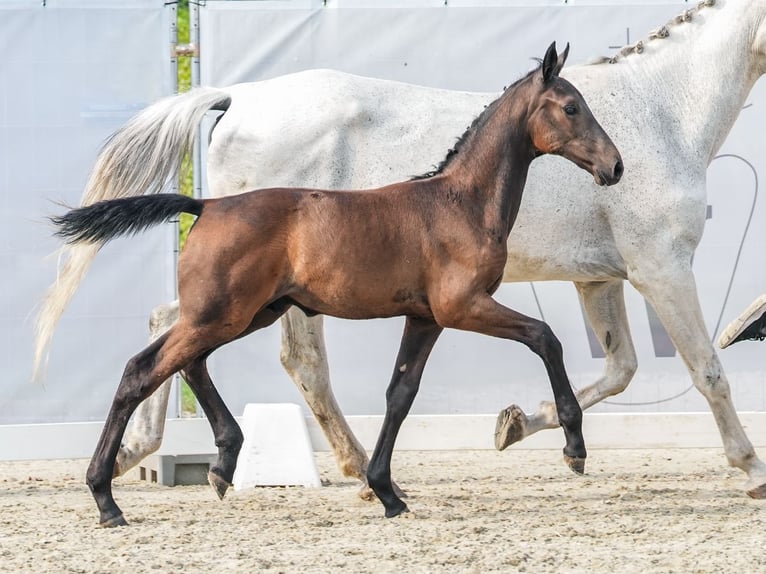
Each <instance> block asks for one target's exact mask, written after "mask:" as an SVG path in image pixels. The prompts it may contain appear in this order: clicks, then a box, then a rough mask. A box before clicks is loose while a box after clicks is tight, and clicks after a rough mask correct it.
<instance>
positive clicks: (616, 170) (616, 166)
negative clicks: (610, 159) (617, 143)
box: [614, 160, 625, 179]
mask: <svg viewBox="0 0 766 574" xmlns="http://www.w3.org/2000/svg"><path fill="white" fill-rule="evenodd" d="M624 170H625V168H624V167H623V166H622V161H620V160H617V163H616V164H614V177H615V178H616V179H620V178H621V177H622V172H623V171H624Z"/></svg>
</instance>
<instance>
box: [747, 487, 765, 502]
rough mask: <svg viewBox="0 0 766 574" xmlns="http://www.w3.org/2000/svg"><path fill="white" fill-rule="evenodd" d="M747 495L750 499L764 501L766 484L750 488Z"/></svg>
mask: <svg viewBox="0 0 766 574" xmlns="http://www.w3.org/2000/svg"><path fill="white" fill-rule="evenodd" d="M747 495H748V496H749V497H750V498H755V499H756V500H766V483H764V484H762V485H761V486H756V487H755V488H751V489H750V490H748V491H747Z"/></svg>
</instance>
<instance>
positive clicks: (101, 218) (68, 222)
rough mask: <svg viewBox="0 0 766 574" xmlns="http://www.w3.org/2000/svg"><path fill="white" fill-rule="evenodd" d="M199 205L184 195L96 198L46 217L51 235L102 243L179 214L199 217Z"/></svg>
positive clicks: (202, 203)
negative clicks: (54, 228) (58, 214)
mask: <svg viewBox="0 0 766 574" xmlns="http://www.w3.org/2000/svg"><path fill="white" fill-rule="evenodd" d="M203 206H204V202H202V201H200V200H198V199H194V198H191V197H186V196H185V195H178V194H175V193H160V194H158V195H141V196H138V197H126V198H122V199H112V200H108V201H99V202H98V203H94V204H93V205H88V206H85V207H78V208H76V209H72V210H71V211H69V212H67V213H65V214H64V215H61V216H54V217H51V218H49V219H50V221H51V222H52V223H53V225H55V226H56V227H57V228H58V229H57V231H56V233H55V235H56V236H58V237H61V238H63V239H65V240H66V242H67V243H80V242H83V241H90V242H101V243H106V242H107V241H109V240H110V239H114V238H115V237H119V236H120V235H128V234H130V235H135V234H136V233H138V232H139V231H143V230H145V229H148V228H149V227H152V226H154V225H157V224H160V223H163V222H165V221H167V220H168V219H170V218H171V217H173V216H175V215H178V214H179V213H191V214H192V215H196V216H199V215H200V214H201V213H202V208H203Z"/></svg>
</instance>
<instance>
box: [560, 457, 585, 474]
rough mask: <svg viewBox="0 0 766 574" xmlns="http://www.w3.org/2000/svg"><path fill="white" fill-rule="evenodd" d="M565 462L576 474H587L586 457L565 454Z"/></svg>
mask: <svg viewBox="0 0 766 574" xmlns="http://www.w3.org/2000/svg"><path fill="white" fill-rule="evenodd" d="M564 462H565V463H567V466H568V467H569V468H571V469H572V472H574V473H575V474H585V459H584V458H579V457H576V456H567V455H564Z"/></svg>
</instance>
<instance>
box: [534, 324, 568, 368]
mask: <svg viewBox="0 0 766 574" xmlns="http://www.w3.org/2000/svg"><path fill="white" fill-rule="evenodd" d="M527 331H528V342H527V344H528V345H529V347H530V348H531V349H532V350H534V351H535V352H536V353H537V354H538V355H540V356H541V357H543V358H547V359H550V358H554V357H561V356H562V355H563V348H562V346H561V341H559V339H558V337H556V334H555V333H554V332H553V329H551V328H550V326H549V325H548V323H545V322H543V321H538V322H536V323H534V324H533V325H532V326H530V327H529V328H528V329H527Z"/></svg>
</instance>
